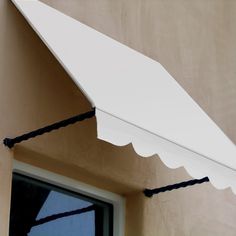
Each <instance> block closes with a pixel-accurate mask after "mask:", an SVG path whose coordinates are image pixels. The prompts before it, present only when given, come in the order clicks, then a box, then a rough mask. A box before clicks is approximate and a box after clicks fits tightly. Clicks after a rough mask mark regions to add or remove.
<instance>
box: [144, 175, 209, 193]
mask: <svg viewBox="0 0 236 236" xmlns="http://www.w3.org/2000/svg"><path fill="white" fill-rule="evenodd" d="M204 182H209V179H208V177H204V178H202V179H192V180H188V181H184V182H181V183H177V184H172V185H167V186H164V187H161V188H155V189H145V190H144V191H143V193H144V195H145V196H146V197H152V196H153V195H154V194H158V193H164V192H166V191H172V190H174V189H178V188H186V187H188V186H192V185H195V184H202V183H204Z"/></svg>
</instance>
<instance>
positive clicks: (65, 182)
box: [13, 160, 125, 236]
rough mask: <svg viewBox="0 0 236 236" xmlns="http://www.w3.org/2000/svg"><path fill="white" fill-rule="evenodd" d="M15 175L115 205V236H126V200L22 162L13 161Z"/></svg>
mask: <svg viewBox="0 0 236 236" xmlns="http://www.w3.org/2000/svg"><path fill="white" fill-rule="evenodd" d="M13 173H18V174H22V175H25V176H28V177H32V178H35V179H38V180H40V181H43V182H45V183H49V184H53V185H56V186H58V187H60V188H64V189H68V190H69V191H73V192H75V193H79V194H83V195H86V196H88V197H92V198H95V199H98V200H101V201H104V202H107V203H110V204H112V205H113V236H124V225H125V198H124V197H122V196H120V195H118V194H115V193H112V192H109V191H107V190H103V189H100V188H97V187H94V186H92V185H89V184H85V183H83V182H80V181H78V180H74V179H71V178H68V177H66V176H63V175H59V174H56V173H53V172H51V171H48V170H45V169H42V168H39V167H36V166H33V165H30V164H27V163H24V162H20V161H17V160H14V161H13Z"/></svg>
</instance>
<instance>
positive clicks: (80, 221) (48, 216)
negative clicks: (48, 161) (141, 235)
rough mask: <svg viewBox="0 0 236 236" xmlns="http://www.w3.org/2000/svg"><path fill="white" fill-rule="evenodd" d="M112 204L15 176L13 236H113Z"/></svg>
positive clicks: (12, 212)
mask: <svg viewBox="0 0 236 236" xmlns="http://www.w3.org/2000/svg"><path fill="white" fill-rule="evenodd" d="M112 215H113V208H112V205H111V204H108V203H104V202H102V201H99V200H96V199H93V198H89V197H87V196H83V195H79V194H77V193H73V192H70V191H67V190H64V189H61V188H58V187H55V186H53V185H50V184H46V183H43V182H41V181H38V180H35V179H32V178H29V177H25V176H22V175H19V174H14V175H13V182H12V199H11V218H10V236H26V235H28V236H78V235H80V236H98V235H99V236H108V235H109V236H110V235H112Z"/></svg>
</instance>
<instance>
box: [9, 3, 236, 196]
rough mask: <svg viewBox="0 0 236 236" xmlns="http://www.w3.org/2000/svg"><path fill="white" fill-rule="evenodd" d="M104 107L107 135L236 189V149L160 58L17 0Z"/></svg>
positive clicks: (102, 135)
mask: <svg viewBox="0 0 236 236" xmlns="http://www.w3.org/2000/svg"><path fill="white" fill-rule="evenodd" d="M13 2H14V3H15V5H16V7H17V8H18V9H19V10H20V12H21V13H22V14H23V15H24V17H25V18H26V20H27V21H28V22H29V23H30V25H31V26H32V28H33V29H34V30H35V31H36V32H37V34H38V35H39V36H40V38H41V39H42V40H43V42H44V43H45V44H46V45H47V47H48V48H49V50H50V51H51V52H52V53H53V54H54V56H55V57H56V58H57V60H58V61H59V62H60V63H61V65H62V66H63V67H64V68H65V70H66V71H67V72H68V74H69V75H70V76H71V78H72V79H73V80H74V81H75V83H76V84H77V85H78V87H79V88H80V89H81V90H82V91H83V92H84V94H85V96H87V98H88V99H89V100H90V101H91V103H92V105H93V106H95V107H96V117H97V135H98V138H99V139H102V140H105V141H107V142H110V143H112V144H115V145H118V146H120V145H127V144H129V143H132V144H133V147H134V149H135V151H136V152H137V153H138V154H139V155H141V156H144V157H148V156H151V155H154V154H158V155H159V157H160V158H161V160H162V161H163V162H164V163H165V164H166V165H167V166H168V167H170V168H177V167H180V166H184V167H185V168H186V170H187V171H188V173H189V174H190V175H191V176H192V177H194V178H202V177H204V176H208V177H209V179H210V181H211V182H212V184H213V185H214V186H215V187H217V188H219V189H222V188H226V187H231V188H232V190H233V192H234V193H236V147H235V145H234V144H233V143H232V142H231V141H230V140H229V139H228V138H227V137H226V135H225V134H224V133H223V132H222V131H221V130H220V129H219V128H218V127H217V125H216V124H215V123H214V122H213V121H212V120H211V119H210V118H209V117H208V116H207V115H206V113H204V111H203V110H202V109H201V108H200V107H199V106H198V105H197V104H196V103H195V102H194V101H193V99H192V98H191V97H190V96H189V95H188V94H187V93H186V92H185V91H184V89H183V88H181V86H180V85H179V84H178V83H177V82H176V81H175V80H174V79H173V78H172V76H171V75H170V74H169V73H168V72H167V71H166V70H165V69H164V68H163V67H162V66H161V65H160V64H159V63H158V62H156V61H154V60H152V59H150V58H148V57H146V56H144V55H142V54H140V53H138V52H136V51H134V50H132V49H131V48H129V47H127V46H125V45H123V44H121V43H119V42H117V41H115V40H113V39H111V38H109V37H107V36H105V35H104V34H101V33H99V32H97V31H96V30H94V29H92V28H90V27H88V26H86V25H84V24H82V23H80V22H78V21H76V20H75V19H73V18H71V17H69V16H66V15H64V14H63V13H61V12H59V11H57V10H55V9H53V8H51V7H49V6H47V5H45V4H43V3H41V2H40V1H36V0H15V1H13Z"/></svg>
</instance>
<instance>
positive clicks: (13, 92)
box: [0, 0, 236, 236]
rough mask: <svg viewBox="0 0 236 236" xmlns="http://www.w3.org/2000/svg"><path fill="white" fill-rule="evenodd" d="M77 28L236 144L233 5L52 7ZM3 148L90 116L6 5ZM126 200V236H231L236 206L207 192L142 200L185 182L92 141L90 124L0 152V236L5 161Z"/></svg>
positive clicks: (0, 51)
mask: <svg viewBox="0 0 236 236" xmlns="http://www.w3.org/2000/svg"><path fill="white" fill-rule="evenodd" d="M46 2H47V3H48V4H51V5H52V6H54V7H56V8H58V9H60V10H61V11H63V12H65V13H66V14H69V15H71V16H73V17H74V18H76V19H79V20H81V21H82V22H84V23H86V24H88V25H90V26H92V27H93V28H96V29H98V30H99V31H101V32H103V33H105V34H107V35H110V36H111V37H113V38H116V39H117V40H119V41H121V42H123V43H125V44H127V45H129V46H130V47H133V48H135V49H136V50H139V51H141V52H143V53H144V54H146V55H148V56H150V57H152V58H154V59H156V60H158V61H159V62H161V63H162V64H163V65H164V66H165V67H166V68H167V70H168V71H169V72H170V73H171V74H172V75H173V76H174V78H176V80H177V81H178V82H179V83H181V85H182V86H183V87H184V88H185V89H186V90H187V91H188V92H189V94H190V95H191V96H192V97H193V98H194V99H195V100H196V101H197V102H198V103H199V104H200V105H201V106H202V108H203V109H204V110H205V111H206V112H207V113H208V114H209V115H210V116H211V117H212V118H213V119H214V120H215V121H216V122H217V124H218V125H219V126H220V127H222V128H223V130H224V131H225V132H226V133H227V134H228V136H229V137H230V138H231V139H232V140H234V141H235V142H236V130H235V129H236V128H235V126H234V121H235V120H236V119H235V118H236V111H235V107H236V104H235V102H236V94H235V92H236V81H235V78H236V76H235V75H236V71H235V70H236V66H235V62H236V56H235V44H234V42H235V41H236V32H235V27H233V24H234V22H235V18H236V14H235V13H236V12H235V11H236V2H235V1H233V0H232V1H231V0H228V1H223V0H222V1H217V0H214V1H213V0H212V1H208V0H205V1H203V0H202V1H201V0H199V1H187V0H186V1H183V0H181V1H180V0H177V1H174V0H173V1H170V0H165V1H164V0H163V1H154V0H153V1H151V0H149V1H148V0H142V1H141V0H140V1H139V0H136V1H134V0H133V1H132V0H126V1H121V0H98V1H95V0H94V1H91V0H87V1H79V0H76V1H75V0H67V1H62V0H57V1H56V0H54V1H49V0H47V1H46ZM0 31H1V34H0V120H1V122H0V138H1V139H3V138H4V137H6V136H9V137H14V136H16V135H18V134H21V133H25V132H27V131H31V130H33V129H35V128H39V127H42V126H44V125H47V124H50V123H52V122H55V121H58V120H61V119H64V118H67V117H70V116H72V115H75V114H79V113H81V112H85V111H87V110H89V109H90V104H89V103H88V101H87V100H86V99H85V98H84V96H83V95H82V94H81V93H80V91H79V90H78V88H77V87H76V86H75V85H74V84H73V82H72V81H71V79H70V78H69V76H68V75H67V74H66V73H65V71H64V70H63V69H62V67H61V66H60V65H59V63H58V62H57V61H56V59H55V58H54V57H53V56H52V55H51V53H50V52H49V51H48V49H47V48H46V47H45V45H44V44H43V43H42V42H41V40H40V39H39V38H38V37H37V35H36V34H35V33H34V31H33V30H32V29H31V28H30V26H29V25H28V24H27V23H26V21H25V20H24V19H23V17H22V16H21V15H20V14H19V13H18V11H17V10H16V9H15V7H14V6H13V4H11V3H10V2H9V1H8V0H0ZM12 155H14V158H16V159H18V160H21V161H24V162H28V163H31V164H33V165H36V166H40V167H43V168H45V169H48V170H51V171H54V172H57V173H61V174H63V175H66V176H70V177H72V178H75V179H78V180H80V181H84V182H86V183H89V184H92V185H95V186H98V187H101V188H104V189H108V190H110V191H113V192H116V193H118V194H121V195H123V196H125V197H126V199H127V212H126V235H127V236H139V235H140V236H156V235H160V236H199V235H207V236H211V235H212V236H213V235H214V236H218V235H219V236H222V235H223V234H224V235H227V236H231V235H232V236H233V235H235V234H236V226H235V218H236V196H235V195H233V194H232V193H231V191H230V190H224V191H218V190H216V189H215V188H214V187H212V186H211V184H210V183H206V184H202V185H199V186H194V187H192V188H188V189H184V190H183V189H182V190H177V191H174V192H169V193H165V194H161V195H159V196H156V197H153V198H152V199H148V198H145V197H144V196H143V195H142V194H141V191H142V190H143V189H144V188H145V187H150V188H154V187H158V186H162V185H166V184H170V183H175V182H178V181H182V180H185V179H188V178H189V175H188V174H187V173H186V172H185V170H184V169H182V168H179V169H176V170H171V169H168V168H167V167H165V166H164V165H163V164H162V162H161V161H160V160H159V158H158V157H157V156H154V157H151V158H148V159H145V158H140V157H139V156H137V154H135V152H134V150H133V148H132V146H131V145H128V146H125V147H115V146H113V145H111V144H108V143H105V142H102V141H99V140H97V138H96V120H95V118H93V119H90V120H87V121H85V122H83V123H82V124H81V123H79V124H75V125H73V126H69V127H67V128H65V129H61V130H58V131H55V132H52V133H49V134H45V135H43V136H41V137H38V138H35V139H32V140H29V141H27V142H24V143H22V144H20V145H17V146H16V147H15V148H14V150H13V152H9V151H8V150H7V149H6V148H4V147H1V148H0V186H1V188H0V207H1V210H0V234H1V235H3V236H5V235H7V230H8V225H7V221H8V213H9V202H10V201H9V200H10V199H9V196H10V183H11V181H10V177H11V164H12V163H11V156H12Z"/></svg>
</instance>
